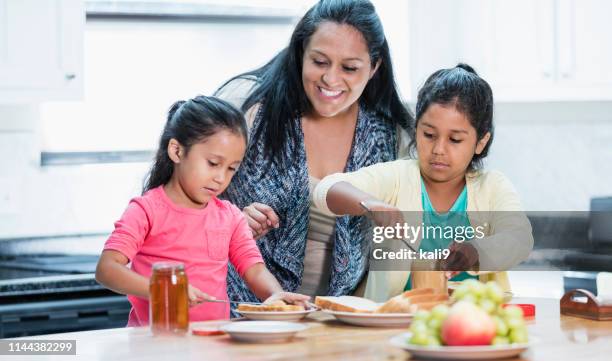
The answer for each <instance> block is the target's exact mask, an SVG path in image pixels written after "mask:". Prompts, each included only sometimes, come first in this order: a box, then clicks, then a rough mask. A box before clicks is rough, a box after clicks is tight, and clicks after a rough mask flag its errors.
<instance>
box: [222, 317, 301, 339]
mask: <svg viewBox="0 0 612 361" xmlns="http://www.w3.org/2000/svg"><path fill="white" fill-rule="evenodd" d="M307 328H308V326H306V325H304V324H301V323H293V322H283V321H238V322H230V323H228V324H225V325H223V326H221V327H220V330H221V331H223V332H226V333H227V334H229V335H230V337H231V338H232V339H234V340H236V341H242V342H259V343H267V342H286V341H289V340H291V339H292V338H293V337H295V335H296V334H297V333H298V332H300V331H304V330H305V329H307Z"/></svg>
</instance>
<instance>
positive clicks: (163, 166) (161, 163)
mask: <svg viewBox="0 0 612 361" xmlns="http://www.w3.org/2000/svg"><path fill="white" fill-rule="evenodd" d="M185 103H186V102H185V101H184V100H179V101H177V102H175V103H174V104H172V106H171V107H170V110H169V111H168V118H167V120H166V125H165V127H164V131H163V132H162V135H161V138H160V140H159V147H158V148H157V153H156V154H155V161H154V162H153V165H152V166H151V170H149V174H148V176H147V178H146V179H145V184H144V187H143V189H142V193H143V194H144V193H146V192H147V191H150V190H151V189H153V188H157V187H159V186H161V185H163V184H166V183H168V182H169V181H170V178H171V177H172V172H173V171H174V164H173V163H172V159H170V157H168V143H170V139H172V137H173V134H172V133H173V132H172V129H173V127H172V125H171V122H172V120H173V119H174V116H175V114H176V113H177V112H179V110H180V109H181V107H182V106H183V104H185Z"/></svg>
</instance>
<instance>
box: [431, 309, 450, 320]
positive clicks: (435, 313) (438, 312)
mask: <svg viewBox="0 0 612 361" xmlns="http://www.w3.org/2000/svg"><path fill="white" fill-rule="evenodd" d="M448 312H449V308H448V306H447V305H437V306H436V307H434V308H432V309H431V318H432V319H436V320H439V321H444V319H446V316H448Z"/></svg>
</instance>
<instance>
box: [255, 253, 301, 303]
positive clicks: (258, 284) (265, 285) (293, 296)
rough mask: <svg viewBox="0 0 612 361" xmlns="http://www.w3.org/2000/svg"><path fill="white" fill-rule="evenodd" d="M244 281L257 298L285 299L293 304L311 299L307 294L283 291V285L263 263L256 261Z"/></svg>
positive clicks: (269, 300)
mask: <svg viewBox="0 0 612 361" xmlns="http://www.w3.org/2000/svg"><path fill="white" fill-rule="evenodd" d="M244 281H245V282H246V284H247V286H249V288H250V289H251V290H252V291H253V293H254V294H255V296H257V298H259V299H260V300H265V302H268V303H269V302H272V301H276V300H283V301H285V302H287V303H291V304H302V305H304V304H305V302H306V301H308V300H309V299H310V297H309V296H306V295H302V294H299V293H291V292H285V291H283V288H282V287H281V285H280V284H279V283H278V281H277V280H276V278H275V277H274V276H273V275H272V273H270V271H268V269H267V268H266V266H265V265H264V264H263V263H255V264H254V265H252V266H251V267H249V269H247V271H246V272H245V274H244Z"/></svg>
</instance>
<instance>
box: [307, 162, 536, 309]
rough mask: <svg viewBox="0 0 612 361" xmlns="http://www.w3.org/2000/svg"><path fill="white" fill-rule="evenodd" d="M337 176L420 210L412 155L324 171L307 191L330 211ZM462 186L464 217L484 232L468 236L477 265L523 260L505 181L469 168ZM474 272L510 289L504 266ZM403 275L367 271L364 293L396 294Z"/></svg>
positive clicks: (528, 237) (524, 245)
mask: <svg viewBox="0 0 612 361" xmlns="http://www.w3.org/2000/svg"><path fill="white" fill-rule="evenodd" d="M337 182H348V183H350V184H352V185H353V186H355V187H356V188H358V189H360V190H362V191H364V192H366V193H369V194H371V195H372V196H374V197H376V198H378V199H379V200H382V201H384V202H386V203H388V204H391V205H393V206H395V207H397V208H399V209H400V210H402V211H416V212H422V211H423V206H422V203H421V172H420V169H419V165H418V161H417V160H408V159H399V160H396V161H392V162H386V163H379V164H375V165H372V166H369V167H364V168H361V169H359V170H358V171H355V172H352V173H336V174H332V175H329V176H327V177H325V178H324V179H323V180H321V182H320V183H319V184H318V186H317V187H316V188H315V189H314V191H313V200H314V203H315V204H316V206H317V207H319V208H320V209H321V210H322V211H323V212H325V213H328V214H333V213H332V212H331V211H330V210H329V208H328V207H327V201H326V199H327V192H328V191H329V189H330V188H331V186H333V185H334V184H335V183H337ZM466 187H467V194H468V201H467V213H468V218H469V219H470V223H471V224H472V226H474V227H476V226H482V227H483V228H484V233H485V237H484V238H482V239H474V240H472V241H471V242H470V244H472V245H473V246H474V247H475V248H476V249H477V250H478V254H479V265H480V269H481V270H500V269H510V268H511V267H512V266H515V265H517V264H518V263H520V262H521V261H523V260H525V259H526V258H527V257H528V256H529V253H530V252H531V249H532V248H533V236H532V232H531V224H530V223H529V220H528V219H527V217H526V215H525V214H524V213H523V211H522V206H521V202H520V200H519V197H518V194H517V193H516V191H515V190H514V187H513V186H512V184H511V183H510V181H509V180H508V179H507V178H506V177H505V176H504V175H503V174H502V173H500V172H497V171H475V172H471V173H468V174H467V175H466ZM476 212H477V213H476ZM420 214H422V213H420ZM418 223H420V221H419V222H418ZM418 223H417V224H418ZM419 243H420V240H418V243H416V244H415V245H416V246H417V247H418V246H419ZM474 274H477V275H478V276H479V279H480V280H481V281H485V282H486V281H489V280H495V281H497V282H498V283H499V284H500V286H501V287H502V288H503V289H504V290H505V291H510V283H509V280H508V276H507V274H506V272H490V271H489V272H487V271H481V272H475V273H474ZM409 275H410V271H370V272H369V273H368V278H367V283H366V286H365V294H364V296H365V297H367V298H370V299H373V300H375V301H384V300H387V299H389V298H390V297H393V296H395V295H398V294H400V293H401V292H402V291H403V290H404V286H405V285H406V282H407V281H408V277H409Z"/></svg>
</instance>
